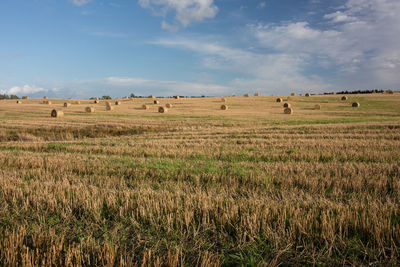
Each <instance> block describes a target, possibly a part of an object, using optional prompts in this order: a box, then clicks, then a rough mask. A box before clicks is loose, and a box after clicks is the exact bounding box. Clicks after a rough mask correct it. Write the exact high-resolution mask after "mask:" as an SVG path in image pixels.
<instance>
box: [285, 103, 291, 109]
mask: <svg viewBox="0 0 400 267" xmlns="http://www.w3.org/2000/svg"><path fill="white" fill-rule="evenodd" d="M283 107H284V108H290V107H291V105H290V103H285V104H283Z"/></svg>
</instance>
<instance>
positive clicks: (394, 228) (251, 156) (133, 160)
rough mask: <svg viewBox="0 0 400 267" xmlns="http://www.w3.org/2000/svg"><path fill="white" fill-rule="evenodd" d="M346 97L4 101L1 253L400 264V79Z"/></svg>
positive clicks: (41, 257)
mask: <svg viewBox="0 0 400 267" xmlns="http://www.w3.org/2000/svg"><path fill="white" fill-rule="evenodd" d="M348 97H349V99H348V100H346V101H342V100H340V96H339V95H313V96H311V97H304V96H292V97H290V98H289V99H288V97H286V96H283V97H282V99H283V101H284V102H286V101H287V102H289V103H291V106H292V108H293V111H294V112H293V114H291V115H288V114H284V112H283V103H277V102H276V101H275V99H276V97H272V96H258V97H254V96H250V97H242V96H240V97H239V96H236V97H226V102H222V101H221V98H181V99H172V98H159V99H158V100H159V101H160V104H157V105H154V104H153V100H152V99H150V98H135V99H133V100H132V101H131V100H121V101H122V102H121V105H118V106H115V105H114V104H113V106H114V110H113V111H107V110H106V105H105V102H104V101H100V103H98V104H94V103H93V101H92V100H80V102H81V103H80V104H79V105H78V104H74V102H75V101H76V100H65V99H51V102H52V104H51V105H46V104H43V103H42V100H39V99H29V100H21V101H22V103H21V104H16V101H14V100H3V101H0V203H1V205H0V231H1V233H0V265H11V266H14V265H15V266H17V265H43V266H51V265H53V266H59V265H67V266H79V265H85V266H87V265H92V266H96V265H109V266H113V265H115V266H120V265H121V266H131V265H143V266H160V265H167V266H176V265H180V266H181V265H187V266H193V265H207V266H221V265H223V266H231V265H250V266H252V265H303V264H304V265H307V264H308V265H312V264H317V265H343V264H344V265H351V264H354V265H368V264H375V265H381V264H388V265H399V264H400V249H399V247H400V164H399V162H400V94H398V93H395V94H393V95H386V94H368V95H367V94H365V95H349V96H348ZM355 101H356V102H359V103H360V107H358V108H353V107H352V105H351V104H352V102H355ZM64 102H70V103H71V106H70V107H68V108H66V107H63V104H64ZM166 103H171V104H172V107H171V108H170V109H169V110H168V112H167V113H164V114H160V113H158V107H159V106H165V104H166ZM143 104H146V105H148V106H149V109H148V110H144V109H142V105H143ZM222 104H226V105H227V106H228V107H229V109H228V110H221V109H220V106H221V105H222ZM316 104H319V105H321V109H320V110H315V109H314V106H315V105H316ZM87 106H91V107H94V108H95V112H94V113H90V114H89V113H85V107H87ZM54 108H56V109H59V110H62V111H63V112H64V114H65V116H64V117H62V118H52V117H50V112H51V110H52V109H54Z"/></svg>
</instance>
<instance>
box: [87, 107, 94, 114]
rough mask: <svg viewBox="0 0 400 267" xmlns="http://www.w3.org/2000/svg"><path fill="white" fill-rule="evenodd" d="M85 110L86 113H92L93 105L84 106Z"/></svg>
mask: <svg viewBox="0 0 400 267" xmlns="http://www.w3.org/2000/svg"><path fill="white" fill-rule="evenodd" d="M85 112H86V113H94V107H86V108H85Z"/></svg>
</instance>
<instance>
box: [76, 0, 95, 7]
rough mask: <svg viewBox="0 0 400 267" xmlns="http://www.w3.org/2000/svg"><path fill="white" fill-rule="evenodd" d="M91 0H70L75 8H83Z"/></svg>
mask: <svg viewBox="0 0 400 267" xmlns="http://www.w3.org/2000/svg"><path fill="white" fill-rule="evenodd" d="M91 1H92V0H72V3H73V4H74V5H76V6H83V5H86V4H87V3H89V2H91Z"/></svg>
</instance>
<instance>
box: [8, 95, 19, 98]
mask: <svg viewBox="0 0 400 267" xmlns="http://www.w3.org/2000/svg"><path fill="white" fill-rule="evenodd" d="M10 99H19V97H18V96H17V95H10Z"/></svg>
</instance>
